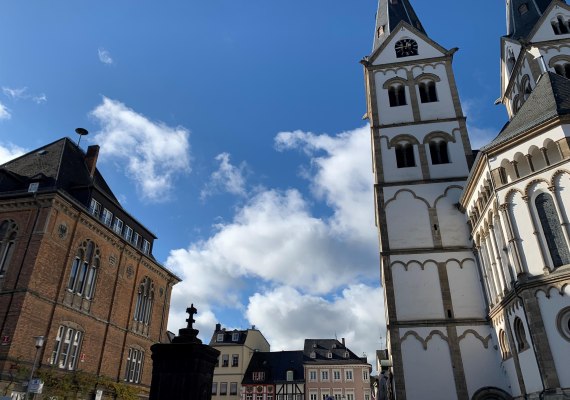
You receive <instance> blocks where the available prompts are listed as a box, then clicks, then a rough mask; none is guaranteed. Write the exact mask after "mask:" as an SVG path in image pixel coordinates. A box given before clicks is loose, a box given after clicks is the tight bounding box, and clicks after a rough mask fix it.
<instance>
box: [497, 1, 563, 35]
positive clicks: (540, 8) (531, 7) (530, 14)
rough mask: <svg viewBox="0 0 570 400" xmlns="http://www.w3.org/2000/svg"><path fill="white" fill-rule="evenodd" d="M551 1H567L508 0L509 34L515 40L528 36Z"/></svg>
mask: <svg viewBox="0 0 570 400" xmlns="http://www.w3.org/2000/svg"><path fill="white" fill-rule="evenodd" d="M551 3H565V1H563V0H532V1H529V0H509V1H508V2H507V36H508V37H510V38H511V39H515V40H520V39H525V38H527V36H528V35H529V34H530V32H531V31H532V30H533V28H534V26H535V25H536V23H537V22H538V20H539V19H540V18H541V17H542V15H543V14H544V12H545V11H546V9H547V8H548V6H550V5H551Z"/></svg>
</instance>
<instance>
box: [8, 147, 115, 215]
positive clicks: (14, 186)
mask: <svg viewBox="0 0 570 400" xmlns="http://www.w3.org/2000/svg"><path fill="white" fill-rule="evenodd" d="M0 171H3V172H4V173H5V175H6V176H10V177H11V178H12V180H11V182H6V186H5V185H1V186H0V190H1V191H2V192H4V191H6V190H10V191H18V190H27V188H28V185H29V184H30V183H32V182H39V191H41V190H42V189H44V190H50V189H51V190H53V189H58V190H63V191H66V192H68V193H69V194H71V195H72V196H73V197H76V199H77V200H80V201H81V200H83V196H75V195H77V194H78V192H80V191H83V190H84V189H85V187H87V186H89V185H91V184H93V185H94V186H95V187H97V188H98V189H99V190H100V191H101V192H103V193H104V194H105V195H106V196H107V197H109V198H110V199H112V200H113V201H114V202H115V203H117V205H118V204H119V201H118V200H117V198H116V197H115V195H114V194H113V192H112V190H111V188H110V187H109V185H108V184H107V182H106V181H105V179H104V178H103V176H102V175H101V174H100V173H99V171H98V170H97V169H96V170H95V175H94V177H93V182H91V177H90V175H89V170H88V168H87V165H86V163H85V153H84V152H83V150H82V149H81V148H79V147H78V146H77V145H76V144H75V143H74V142H73V141H72V140H71V139H69V138H63V139H59V140H57V141H55V142H53V143H50V144H47V145H45V146H43V147H40V148H39V149H37V150H34V151H32V152H30V153H27V154H24V155H23V156H20V157H18V158H16V159H14V160H11V161H8V162H7V163H5V164H3V165H0ZM2 183H4V182H2ZM74 194H75V195H74ZM81 202H82V203H84V205H85V206H87V205H88V204H85V201H81Z"/></svg>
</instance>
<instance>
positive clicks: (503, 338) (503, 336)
mask: <svg viewBox="0 0 570 400" xmlns="http://www.w3.org/2000/svg"><path fill="white" fill-rule="evenodd" d="M499 348H500V349H501V357H502V359H503V360H507V359H509V358H511V357H512V354H511V346H510V345H509V338H508V337H507V332H505V330H503V329H501V330H500V331H499Z"/></svg>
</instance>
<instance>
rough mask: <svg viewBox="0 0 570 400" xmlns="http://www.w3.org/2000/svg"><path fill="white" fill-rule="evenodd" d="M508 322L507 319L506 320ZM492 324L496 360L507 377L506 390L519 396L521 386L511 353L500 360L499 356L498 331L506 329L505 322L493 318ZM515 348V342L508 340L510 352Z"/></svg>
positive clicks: (501, 319)
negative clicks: (507, 388)
mask: <svg viewBox="0 0 570 400" xmlns="http://www.w3.org/2000/svg"><path fill="white" fill-rule="evenodd" d="M507 322H508V320H507ZM493 325H494V331H493V341H494V343H495V344H496V345H497V361H498V362H500V363H501V366H502V367H503V369H504V371H505V372H506V374H507V379H508V387H509V390H507V392H509V393H511V394H512V395H513V396H515V397H516V396H520V395H521V394H522V391H521V388H520V386H519V380H518V375H517V370H516V367H515V361H514V359H513V357H512V355H511V357H509V358H507V359H506V360H502V356H501V350H500V349H499V344H498V343H499V340H498V337H499V332H500V331H501V330H503V331H505V332H506V331H507V329H508V328H507V324H506V323H505V320H504V319H503V318H500V319H499V320H494V321H493ZM514 348H515V344H513V343H510V342H509V349H510V352H511V354H512V352H513V350H514Z"/></svg>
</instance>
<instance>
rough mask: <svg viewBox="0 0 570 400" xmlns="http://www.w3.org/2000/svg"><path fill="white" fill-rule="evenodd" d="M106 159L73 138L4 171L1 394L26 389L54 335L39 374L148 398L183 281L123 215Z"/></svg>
mask: <svg viewBox="0 0 570 400" xmlns="http://www.w3.org/2000/svg"><path fill="white" fill-rule="evenodd" d="M98 152H99V147H98V146H90V147H89V148H88V150H87V153H85V152H84V151H83V150H81V149H80V148H79V147H78V146H77V145H76V144H74V143H73V142H72V141H71V140H69V139H67V138H64V139H60V140H58V141H56V142H54V143H51V144H48V145H46V146H44V147H42V148H40V149H37V150H35V151H32V152H30V153H28V154H26V155H24V156H22V157H19V158H17V159H15V160H12V161H10V162H8V163H6V164H4V165H2V166H0V337H1V345H0V374H1V376H0V378H1V379H0V395H2V394H4V395H11V394H12V393H14V395H15V396H16V395H17V393H22V392H23V391H25V388H24V387H22V382H21V377H19V378H17V377H16V375H17V371H18V370H22V369H26V368H27V369H29V368H30V367H31V364H32V362H33V359H34V355H35V351H36V349H35V347H34V336H44V337H45V344H44V346H43V347H42V348H40V349H39V354H38V355H39V366H40V370H44V371H48V370H50V369H51V372H58V373H63V374H65V375H68V376H69V375H72V374H73V373H74V372H77V371H82V372H85V373H88V374H93V375H97V376H104V377H107V378H109V379H110V380H111V381H113V382H121V383H127V384H129V385H136V387H137V388H138V389H140V391H141V392H142V394H143V397H145V396H146V395H147V394H148V388H149V385H150V381H151V373H152V362H151V359H150V346H151V345H152V344H154V343H156V342H164V341H168V337H167V334H166V326H167V319H168V310H169V305H170V304H169V303H170V295H171V290H172V286H173V285H174V284H176V283H177V282H179V281H180V280H179V278H178V277H176V276H175V275H173V274H172V273H171V272H169V271H168V270H166V269H165V268H164V267H163V266H162V265H160V264H159V263H158V262H157V261H156V260H155V259H154V257H153V256H152V246H153V241H154V240H155V239H156V237H155V236H154V234H153V233H152V232H151V231H149V230H148V229H147V228H146V227H145V226H144V225H142V224H141V223H140V222H139V221H138V220H137V219H136V218H134V217H133V216H132V215H130V214H129V213H128V212H127V211H126V210H125V209H123V207H121V205H120V204H119V201H118V200H117V198H116V197H115V196H114V195H113V192H112V191H111V189H110V188H109V186H108V185H107V183H106V182H105V179H104V178H103V176H102V175H101V174H100V172H99V171H98V169H97V168H96V163H97V157H98ZM45 389H46V390H48V389H49V388H45ZM105 393H106V394H105V395H104V396H108V395H110V394H109V393H107V392H105ZM15 398H17V397H15Z"/></svg>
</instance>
